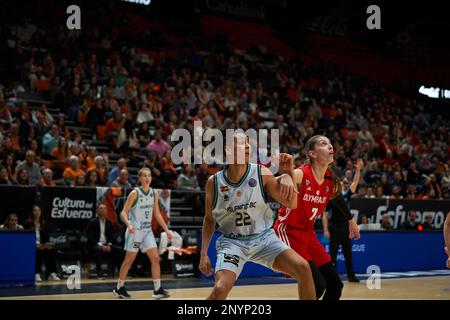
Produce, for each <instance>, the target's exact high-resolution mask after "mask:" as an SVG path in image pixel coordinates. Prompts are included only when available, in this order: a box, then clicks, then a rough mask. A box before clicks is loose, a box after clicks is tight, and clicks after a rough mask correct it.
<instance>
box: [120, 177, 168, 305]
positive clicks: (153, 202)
mask: <svg viewBox="0 0 450 320" xmlns="http://www.w3.org/2000/svg"><path fill="white" fill-rule="evenodd" d="M138 178H139V180H140V182H141V186H140V187H139V188H136V189H134V190H133V191H131V192H130V194H129V195H128V198H127V201H126V202H125V205H124V207H123V210H122V213H121V214H120V216H121V218H122V221H123V222H124V223H125V225H126V227H127V231H126V233H125V248H124V249H125V251H126V254H125V259H124V261H123V263H122V266H121V267H120V271H119V280H118V282H117V287H116V288H115V289H114V290H113V293H114V294H115V295H116V296H119V297H120V298H122V299H128V298H131V296H130V295H129V294H128V292H127V290H126V289H125V279H126V277H127V274H128V271H129V270H130V268H131V266H132V264H133V262H134V260H135V259H136V255H137V252H138V250H139V249H140V250H141V252H142V253H146V254H147V256H148V257H149V259H150V261H151V271H152V279H153V297H154V298H156V299H161V298H167V297H169V296H170V295H169V293H168V292H167V291H166V290H164V289H163V288H162V286H161V269H160V265H159V262H160V258H159V251H158V248H157V245H156V241H155V237H154V235H153V232H152V228H151V221H152V215H155V218H156V221H158V223H159V224H160V226H161V227H162V228H163V229H164V231H165V232H166V233H167V237H168V238H169V240H172V231H171V230H169V229H168V228H167V225H166V223H165V222H164V219H163V218H162V216H161V213H160V211H159V205H158V193H157V192H155V191H154V190H153V189H152V188H150V183H151V181H152V176H151V171H150V169H148V168H142V169H141V170H139V173H138Z"/></svg>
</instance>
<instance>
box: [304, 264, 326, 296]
mask: <svg viewBox="0 0 450 320" xmlns="http://www.w3.org/2000/svg"><path fill="white" fill-rule="evenodd" d="M308 263H309V266H310V268H311V273H312V277H313V280H314V286H315V287H316V297H317V299H320V297H322V295H323V293H324V292H325V288H326V281H325V278H324V277H323V276H322V274H321V272H320V271H319V269H318V268H317V266H316V264H315V263H314V261H308Z"/></svg>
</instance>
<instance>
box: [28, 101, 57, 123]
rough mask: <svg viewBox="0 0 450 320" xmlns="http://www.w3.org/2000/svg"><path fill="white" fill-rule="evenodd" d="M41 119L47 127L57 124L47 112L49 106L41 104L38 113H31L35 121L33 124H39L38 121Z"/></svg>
mask: <svg viewBox="0 0 450 320" xmlns="http://www.w3.org/2000/svg"><path fill="white" fill-rule="evenodd" d="M39 117H42V118H43V122H44V124H45V125H46V126H50V125H51V124H52V123H53V122H55V119H54V118H53V117H52V115H51V114H50V113H49V112H48V111H47V106H46V105H45V104H44V103H43V104H41V105H40V106H39V107H38V109H37V110H36V111H32V112H31V118H32V119H33V123H35V124H37V123H38V122H39V121H38V118H39Z"/></svg>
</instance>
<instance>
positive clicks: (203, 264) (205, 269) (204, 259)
mask: <svg viewBox="0 0 450 320" xmlns="http://www.w3.org/2000/svg"><path fill="white" fill-rule="evenodd" d="M199 269H200V271H201V272H202V273H203V274H204V275H206V276H210V275H212V274H213V273H214V269H213V268H211V260H209V257H208V256H206V255H205V256H203V255H202V256H201V258H200V265H199Z"/></svg>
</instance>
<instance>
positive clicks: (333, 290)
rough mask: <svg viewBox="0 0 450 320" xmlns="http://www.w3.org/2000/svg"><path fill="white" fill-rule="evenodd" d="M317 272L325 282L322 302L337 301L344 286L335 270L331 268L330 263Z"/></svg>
mask: <svg viewBox="0 0 450 320" xmlns="http://www.w3.org/2000/svg"><path fill="white" fill-rule="evenodd" d="M319 271H320V273H321V274H322V276H323V277H324V279H325V281H326V289H325V295H324V296H323V300H339V299H340V298H341V294H342V288H343V287H344V284H343V283H342V281H341V279H340V278H339V275H338V273H337V272H336V269H335V268H334V267H333V264H332V262H329V263H327V264H324V265H323V266H321V267H319Z"/></svg>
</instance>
